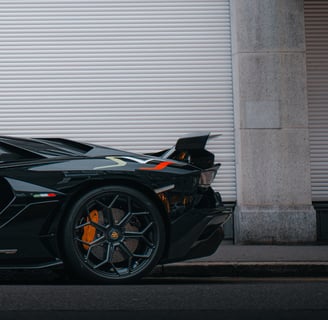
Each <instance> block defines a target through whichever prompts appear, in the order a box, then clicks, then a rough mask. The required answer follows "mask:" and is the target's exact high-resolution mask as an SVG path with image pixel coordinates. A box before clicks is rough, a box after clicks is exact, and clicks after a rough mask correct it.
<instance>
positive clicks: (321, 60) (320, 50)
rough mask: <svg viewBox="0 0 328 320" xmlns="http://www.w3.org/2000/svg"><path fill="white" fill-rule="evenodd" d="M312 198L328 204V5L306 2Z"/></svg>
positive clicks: (322, 2) (327, 2)
mask: <svg viewBox="0 0 328 320" xmlns="http://www.w3.org/2000/svg"><path fill="white" fill-rule="evenodd" d="M304 9H305V10H304V11H305V33H306V55H307V78H308V103H309V128H310V131H309V132H310V148H311V178H312V198H313V200H314V201H320V200H323V201H327V200H328V1H326V0H321V1H313V0H312V1H309V0H305V2H304Z"/></svg>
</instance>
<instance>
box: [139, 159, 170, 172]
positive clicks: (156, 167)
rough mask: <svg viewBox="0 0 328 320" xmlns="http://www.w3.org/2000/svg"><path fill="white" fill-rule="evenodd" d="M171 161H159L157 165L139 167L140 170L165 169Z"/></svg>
mask: <svg viewBox="0 0 328 320" xmlns="http://www.w3.org/2000/svg"><path fill="white" fill-rule="evenodd" d="M172 163H173V162H171V161H164V162H161V163H159V164H158V165H156V166H155V167H150V168H148V167H143V168H139V169H140V170H152V171H160V170H163V169H165V168H166V167H167V166H169V165H170V164H172Z"/></svg>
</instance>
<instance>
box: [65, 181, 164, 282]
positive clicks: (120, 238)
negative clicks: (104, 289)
mask: <svg viewBox="0 0 328 320" xmlns="http://www.w3.org/2000/svg"><path fill="white" fill-rule="evenodd" d="M63 240H64V241H63V247H64V255H65V263H66V264H67V265H68V267H69V268H70V269H71V270H72V271H74V272H75V273H77V274H78V275H79V276H80V277H83V278H85V279H89V280H95V281H101V282H107V283H124V282H129V281H134V280H137V279H139V278H141V277H142V276H144V275H146V274H147V273H149V272H150V271H151V270H152V269H153V268H154V266H155V265H156V264H157V263H158V261H159V259H160V258H161V255H162V252H163V248H164V243H165V230H164V226H163V220H162V217H161V215H160V212H159V210H158V209H157V207H156V206H155V205H154V204H153V203H152V202H151V201H150V200H149V199H148V197H146V196H145V195H144V194H142V193H140V192H139V191H136V190H134V189H131V188H129V187H124V186H109V187H103V188H99V189H96V190H93V191H91V192H89V193H87V194H86V195H84V196H83V197H82V198H81V199H80V200H79V201H78V202H77V203H76V204H75V205H74V207H73V208H72V210H71V212H70V214H69V216H68V218H67V220H66V222H65V226H64V239H63Z"/></svg>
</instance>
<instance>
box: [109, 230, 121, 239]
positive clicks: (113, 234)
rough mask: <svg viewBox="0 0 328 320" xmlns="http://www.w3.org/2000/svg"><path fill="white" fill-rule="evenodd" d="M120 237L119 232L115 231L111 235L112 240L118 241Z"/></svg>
mask: <svg viewBox="0 0 328 320" xmlns="http://www.w3.org/2000/svg"><path fill="white" fill-rule="evenodd" d="M119 237H120V235H119V233H118V232H117V231H113V232H112V233H111V234H110V238H111V239H112V240H117V239H118V238H119Z"/></svg>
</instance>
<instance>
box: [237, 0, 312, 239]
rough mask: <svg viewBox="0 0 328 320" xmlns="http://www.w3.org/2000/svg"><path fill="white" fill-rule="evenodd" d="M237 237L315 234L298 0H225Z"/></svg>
mask: <svg viewBox="0 0 328 320" xmlns="http://www.w3.org/2000/svg"><path fill="white" fill-rule="evenodd" d="M231 13H232V38H233V52H232V53H233V69H234V107H235V117H236V118H235V135H236V166H237V208H236V212H235V216H234V221H235V241H236V242H238V243H300V242H312V241H315V240H316V215H315V211H314V209H313V207H312V204H311V180H310V157H309V139H308V112H307V90H306V64H305V36H304V10H303V0H288V1H286V0H231Z"/></svg>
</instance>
